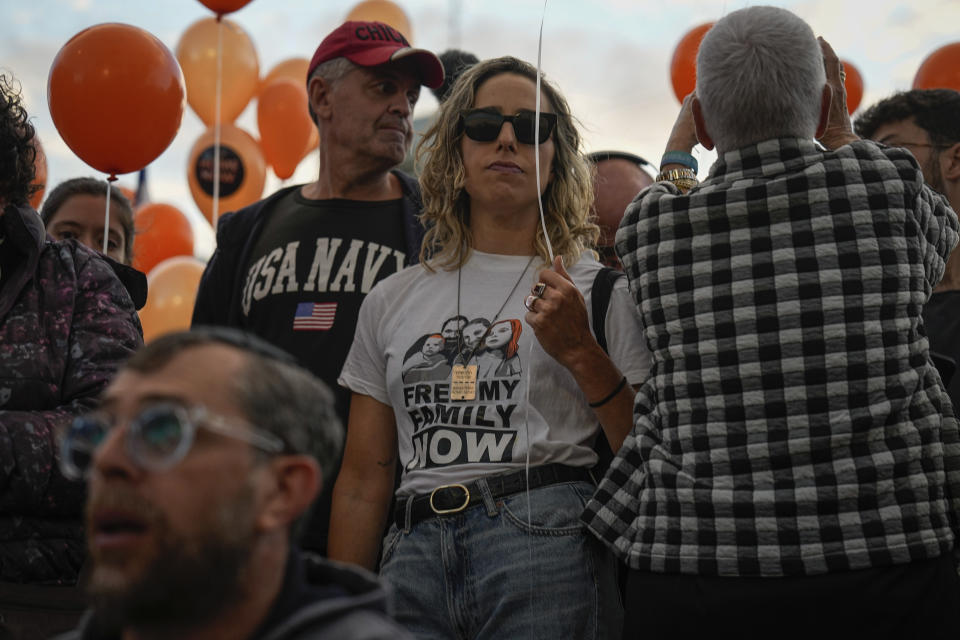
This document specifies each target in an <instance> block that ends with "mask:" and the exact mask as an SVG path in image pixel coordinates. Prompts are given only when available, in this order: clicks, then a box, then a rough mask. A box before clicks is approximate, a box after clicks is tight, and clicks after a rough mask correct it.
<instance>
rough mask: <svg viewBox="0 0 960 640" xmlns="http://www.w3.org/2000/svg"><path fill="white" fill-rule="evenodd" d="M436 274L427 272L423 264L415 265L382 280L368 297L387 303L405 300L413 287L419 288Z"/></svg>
mask: <svg viewBox="0 0 960 640" xmlns="http://www.w3.org/2000/svg"><path fill="white" fill-rule="evenodd" d="M433 275H435V273H431V272H429V271H427V270H426V269H425V268H424V266H423V265H422V264H414V265H411V266H409V267H404V268H403V269H401V270H400V271H397V272H395V273H391V274H390V275H389V276H387V277H386V278H384V279H383V280H380V281H379V282H377V284H375V285H374V286H373V289H371V290H370V293H369V294H367V297H368V298H370V297H372V298H373V299H374V300H377V299H381V300H385V301H391V300H396V299H397V298H405V297H407V296H408V295H409V293H410V290H411V288H412V287H417V286H419V285H420V284H421V283H424V282H427V281H429V279H430V278H431V276H433Z"/></svg>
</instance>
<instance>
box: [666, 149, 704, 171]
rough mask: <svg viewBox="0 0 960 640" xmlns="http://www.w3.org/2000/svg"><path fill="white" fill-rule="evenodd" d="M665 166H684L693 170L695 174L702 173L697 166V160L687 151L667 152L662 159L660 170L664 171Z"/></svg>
mask: <svg viewBox="0 0 960 640" xmlns="http://www.w3.org/2000/svg"><path fill="white" fill-rule="evenodd" d="M665 164H682V165H683V166H685V167H690V168H691V169H693V172H694V173H698V172H699V171H700V168H699V166H698V165H697V159H696V158H694V157H693V156H692V155H690V154H689V153H687V152H686V151H667V152H666V153H665V154H663V157H662V158H660V168H661V169H662V168H663V165H665Z"/></svg>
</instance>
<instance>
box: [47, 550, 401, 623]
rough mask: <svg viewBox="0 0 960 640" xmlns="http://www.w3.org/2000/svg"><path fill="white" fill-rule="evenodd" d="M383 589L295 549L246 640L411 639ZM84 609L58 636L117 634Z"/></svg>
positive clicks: (363, 574)
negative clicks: (73, 624)
mask: <svg viewBox="0 0 960 640" xmlns="http://www.w3.org/2000/svg"><path fill="white" fill-rule="evenodd" d="M391 613H392V612H391V606H390V600H389V596H388V593H387V591H386V590H385V588H384V586H383V585H382V584H381V583H380V582H379V581H378V580H377V578H376V576H374V575H373V574H371V573H369V572H367V571H364V570H363V569H359V568H357V567H352V566H348V565H345V564H340V563H338V562H333V561H332V560H326V559H323V558H320V557H319V556H314V555H310V554H293V555H291V558H290V560H288V562H287V573H286V576H285V578H284V583H283V588H282V590H281V592H280V594H278V596H277V599H276V601H275V602H274V604H273V607H272V608H271V610H270V613H269V614H268V615H267V617H266V619H265V620H264V622H263V624H262V625H261V626H260V628H259V629H258V630H257V631H255V632H254V633H253V635H252V636H251V637H250V639H249V640H387V639H396V640H412V636H411V635H409V634H408V633H407V632H406V631H404V630H403V629H402V627H400V626H399V625H398V624H397V623H396V622H394V621H393V619H392V618H391ZM119 638H120V632H119V630H116V629H103V628H98V625H97V621H96V614H95V612H93V611H90V612H87V614H86V615H84V617H83V619H82V620H81V621H80V626H79V627H77V629H75V630H74V631H71V632H69V633H67V634H64V635H62V636H58V637H57V640H118V639H119Z"/></svg>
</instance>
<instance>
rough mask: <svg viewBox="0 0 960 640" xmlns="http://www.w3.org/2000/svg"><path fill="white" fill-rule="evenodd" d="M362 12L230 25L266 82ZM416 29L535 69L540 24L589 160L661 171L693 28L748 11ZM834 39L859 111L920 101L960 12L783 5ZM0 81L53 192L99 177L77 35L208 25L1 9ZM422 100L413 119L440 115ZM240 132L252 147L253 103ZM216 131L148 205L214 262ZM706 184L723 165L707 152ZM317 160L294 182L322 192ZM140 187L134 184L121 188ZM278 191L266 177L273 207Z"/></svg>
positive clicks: (481, 13)
mask: <svg viewBox="0 0 960 640" xmlns="http://www.w3.org/2000/svg"><path fill="white" fill-rule="evenodd" d="M355 4H357V1H356V0H252V2H250V3H249V4H248V5H247V6H246V7H244V8H243V9H241V10H240V11H238V12H236V13H234V14H231V16H230V18H231V19H232V20H234V21H235V22H236V23H237V24H239V25H240V27H242V28H243V29H244V30H245V31H246V32H247V33H248V34H249V35H250V37H251V39H252V40H253V43H254V45H255V47H256V49H257V54H258V57H259V63H260V75H261V77H262V76H265V75H266V74H267V72H268V71H269V70H270V69H271V68H272V67H273V66H274V65H275V64H277V63H278V62H280V61H282V60H285V59H287V58H292V57H304V58H310V57H311V56H312V54H313V51H314V49H315V48H316V46H317V45H318V44H319V42H320V40H322V39H323V37H324V36H325V35H326V34H327V33H328V32H329V31H331V30H332V29H333V28H335V27H336V26H337V25H338V24H340V23H341V22H342V21H343V20H344V19H345V17H346V16H347V14H348V13H349V12H350V10H351V8H353V6H355ZM396 4H398V5H399V6H400V7H402V8H403V9H404V11H405V12H406V14H407V16H408V17H409V21H410V24H411V27H412V30H413V34H412V42H413V44H414V45H415V46H418V47H423V48H427V49H431V50H433V51H436V52H440V51H443V50H445V49H448V48H451V47H457V48H461V49H464V50H466V51H470V52H472V53H474V54H475V55H477V56H478V57H480V58H490V57H496V56H500V55H508V54H509V55H514V56H517V57H519V58H523V59H525V60H528V61H530V62H532V63H534V64H536V61H537V45H538V34H539V30H540V23H541V17H542V16H543V17H544V19H543V42H542V62H541V64H542V68H543V71H544V73H545V75H546V76H547V77H548V78H550V79H551V80H553V81H554V82H555V83H556V84H557V85H558V86H559V87H560V90H561V91H562V92H563V93H564V94H565V95H566V97H567V99H568V101H569V102H570V104H571V107H572V109H573V113H574V114H575V115H576V116H577V118H578V120H579V121H580V124H581V127H582V132H583V134H584V141H585V149H584V151H598V150H604V149H606V150H609V149H618V150H625V151H630V152H632V153H636V154H638V155H641V156H643V157H645V158H647V159H649V160H650V161H651V162H653V163H654V164H658V162H659V157H660V154H661V153H662V152H663V145H664V144H665V143H666V140H667V136H668V134H669V132H670V129H671V127H672V125H673V122H674V119H675V118H676V115H677V111H678V109H679V103H678V101H677V99H676V98H675V97H674V95H673V90H672V88H671V86H670V78H669V65H670V58H671V56H672V55H673V51H674V49H675V47H676V45H677V42H679V40H680V38H681V37H683V35H684V34H685V33H686V32H687V31H689V30H690V29H692V28H693V27H695V26H698V25H700V24H703V23H705V22H710V21H715V20H717V19H719V18H720V17H722V16H723V15H724V14H725V13H728V12H730V11H734V10H737V9H740V8H743V7H745V6H749V5H751V4H757V3H752V2H744V1H742V0H741V1H738V2H736V1H726V0H670V2H663V1H662V0H657V1H652V0H590V1H587V0H547V2H546V11H545V14H544V3H543V2H542V1H541V0H397V1H396ZM769 4H774V5H776V6H781V7H784V8H787V9H789V10H791V11H793V12H794V13H796V14H797V15H799V16H800V17H801V18H803V19H804V20H806V21H807V22H808V23H809V24H810V25H811V26H812V27H813V30H814V32H816V33H817V34H818V35H822V36H823V37H824V38H826V39H827V40H828V41H829V42H830V43H831V44H832V45H833V47H834V49H835V50H836V51H837V53H838V54H839V56H840V57H841V58H842V59H845V60H847V61H849V62H850V63H853V64H854V65H855V66H856V67H857V68H858V69H859V71H860V73H861V75H862V76H863V79H864V97H863V101H862V103H861V106H862V107H865V106H869V105H870V104H872V103H874V102H876V101H877V100H879V99H881V98H883V97H886V96H888V95H890V94H891V93H893V92H894V91H897V90H906V89H909V88H910V85H911V83H912V80H913V76H914V74H915V73H916V70H917V68H918V67H919V66H920V63H921V62H922V61H923V59H924V58H925V57H926V56H927V55H928V54H930V53H931V52H933V51H934V50H935V49H937V48H938V47H940V46H943V45H945V44H948V43H951V42H954V41H957V40H958V35H957V31H956V25H958V24H960V2H957V0H913V2H901V1H896V0H780V1H776V0H774V1H772V2H769ZM0 6H2V7H3V9H4V11H3V13H4V15H5V17H4V19H3V20H0V70H2V72H4V73H9V74H12V75H13V76H14V77H15V78H16V79H17V81H18V82H19V84H20V86H21V88H22V92H23V95H24V101H25V104H26V107H27V110H28V112H29V113H30V115H31V118H32V122H33V123H34V126H35V127H36V128H37V132H38V135H39V137H40V140H41V142H42V144H43V146H44V150H45V151H46V153H47V156H48V189H49V188H50V187H52V186H53V185H56V184H57V183H59V182H61V181H63V180H66V179H69V178H73V177H77V176H85V175H93V176H97V175H98V174H97V172H96V171H95V170H93V169H92V168H90V167H89V166H87V165H86V164H84V163H83V161H82V160H80V159H79V158H77V157H76V156H75V155H74V154H73V152H72V151H71V150H70V149H69V148H68V147H67V146H66V144H65V143H64V142H63V141H62V139H61V138H60V136H59V134H58V133H57V130H56V127H55V126H54V124H53V122H52V120H51V117H50V113H49V110H48V107H47V78H48V75H49V72H50V65H51V64H52V62H53V60H54V58H55V57H56V54H57V52H58V51H59V50H60V48H61V47H62V46H63V45H64V44H65V43H66V42H67V41H68V40H69V39H70V38H71V37H72V36H73V35H75V34H76V33H78V32H80V31H81V30H83V29H85V28H87V27H89V26H92V25H95V24H99V23H102V22H123V23H127V24H131V25H135V26H138V27H141V28H143V29H146V30H147V31H149V32H151V33H152V34H154V35H155V36H157V37H158V38H159V39H160V40H161V41H162V42H163V43H164V44H166V46H167V47H168V48H169V49H170V50H171V51H174V50H175V49H176V46H177V42H178V40H179V39H180V36H181V35H182V34H183V32H184V31H186V29H187V28H188V27H189V26H190V25H192V24H193V23H194V22H196V21H197V20H200V19H202V18H205V17H208V16H209V15H211V13H210V11H209V10H208V9H207V8H206V7H204V6H203V5H202V4H200V2H198V1H197V0H32V1H31V2H23V1H22V0H0ZM436 108H437V103H436V100H434V98H433V96H432V95H430V93H429V91H424V92H423V93H422V95H421V99H420V101H419V103H418V104H417V108H416V111H415V112H414V117H415V118H422V117H424V116H428V115H429V114H431V113H432V112H434V111H435V110H436ZM236 124H237V125H238V126H240V127H242V128H244V129H246V130H247V131H249V132H250V133H252V134H253V135H254V136H255V137H256V136H257V127H256V101H255V100H252V101H251V103H250V105H248V106H247V108H246V110H245V111H244V112H243V114H241V115H240V117H239V118H238V119H237V121H236ZM204 129H205V127H204V125H203V123H202V122H201V121H200V119H199V118H198V117H197V116H196V114H194V113H193V112H192V111H191V110H190V108H189V107H187V109H186V112H185V113H184V117H183V122H182V124H181V127H180V130H179V132H178V134H177V136H176V138H175V140H174V141H173V143H172V144H171V145H170V147H168V148H167V150H166V151H164V152H163V154H161V155H160V157H159V158H157V160H155V161H154V162H153V163H152V164H151V165H150V167H149V169H148V171H149V175H150V196H151V199H152V200H153V201H156V202H167V203H170V204H173V205H175V206H177V207H178V208H179V209H180V210H181V211H183V212H184V213H185V214H186V215H187V216H188V217H189V218H190V220H191V223H192V224H193V225H194V231H195V234H196V238H197V242H196V244H197V254H198V256H200V257H206V256H207V255H209V253H210V252H212V249H213V243H214V240H213V233H212V230H211V229H210V226H209V225H208V224H207V223H206V221H205V220H204V219H203V217H202V215H201V214H200V212H199V210H198V209H197V207H196V205H195V204H194V202H193V199H192V197H191V195H190V190H189V187H188V185H187V178H186V170H187V169H186V165H187V159H188V155H189V152H190V148H191V147H192V145H193V143H194V142H195V141H196V139H197V138H198V137H199V136H200V135H201V133H203V131H204ZM696 154H697V155H699V157H700V160H701V174H703V173H705V172H706V170H707V169H708V168H709V164H710V163H711V162H712V159H713V158H714V157H715V156H713V154H710V153H707V152H705V151H703V150H702V149H698V151H697V152H696ZM316 173H317V161H316V158H315V157H314V156H313V155H311V156H309V157H308V158H307V159H305V160H304V161H303V162H302V163H301V164H300V166H299V167H298V169H297V172H296V173H295V174H294V177H293V178H292V179H291V180H289V181H288V182H287V183H289V184H295V183H301V182H307V181H309V180H311V179H313V178H314V177H315V176H316ZM119 184H121V185H125V186H129V187H133V186H135V184H136V181H135V176H133V175H130V176H120V181H119ZM280 185H281V181H280V180H278V179H277V178H276V176H273V175H272V174H270V175H268V179H267V185H266V188H265V190H264V194H265V195H267V194H269V193H271V192H272V191H274V190H276V189H277V188H278V187H279V186H280Z"/></svg>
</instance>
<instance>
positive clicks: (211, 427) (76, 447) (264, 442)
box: [60, 402, 284, 479]
mask: <svg viewBox="0 0 960 640" xmlns="http://www.w3.org/2000/svg"><path fill="white" fill-rule="evenodd" d="M115 426H116V425H115V422H114V420H113V419H112V418H109V417H107V416H106V415H103V414H98V413H93V414H90V415H85V416H80V417H78V418H76V419H75V420H74V421H73V423H72V424H71V425H70V427H69V429H67V431H66V432H65V433H64V434H63V436H62V438H61V440H60V469H61V471H62V472H63V474H64V476H66V477H68V478H72V479H80V478H84V477H86V476H87V475H89V473H90V468H91V466H92V464H93V458H94V454H95V453H96V450H97V448H98V447H99V446H100V445H101V444H102V443H103V441H104V440H106V438H107V436H108V435H109V433H110V431H111V430H112V429H113V428H114V427H115ZM199 428H204V429H207V430H208V431H211V432H213V433H216V434H219V435H223V436H227V437H230V438H236V439H238V440H243V441H244V442H247V443H248V444H250V445H252V446H254V447H256V448H257V449H260V450H262V451H265V452H267V453H280V452H281V451H283V449H284V444H283V441H282V440H281V439H280V438H278V437H277V436H275V435H274V434H272V433H268V432H266V431H263V430H260V429H255V428H253V427H252V426H250V425H249V424H246V423H244V422H242V421H239V420H233V419H227V418H225V417H223V416H220V415H218V414H215V413H211V412H210V411H208V410H207V409H206V408H205V407H203V406H194V407H189V408H188V407H184V406H182V405H179V404H176V403H172V402H162V403H157V404H154V405H151V406H149V407H147V408H146V409H144V410H143V411H141V412H140V413H139V414H138V415H137V416H136V417H134V419H133V420H131V421H130V423H129V425H128V428H127V434H126V449H127V453H128V454H129V456H130V458H131V460H133V462H134V464H136V465H137V466H138V467H140V468H141V469H145V470H149V471H163V470H166V469H170V468H171V467H173V466H174V465H176V464H177V463H178V462H180V461H181V460H183V459H184V457H186V455H187V453H189V451H190V448H191V447H192V446H193V442H194V439H195V438H196V433H197V429H199Z"/></svg>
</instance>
